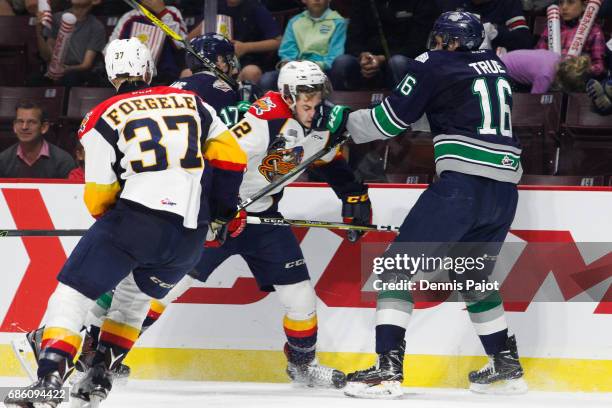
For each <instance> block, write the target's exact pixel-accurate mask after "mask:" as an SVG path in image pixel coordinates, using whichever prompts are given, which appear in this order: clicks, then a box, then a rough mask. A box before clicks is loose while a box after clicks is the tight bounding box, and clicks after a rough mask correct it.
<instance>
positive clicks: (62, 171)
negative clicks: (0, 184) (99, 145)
mask: <svg viewBox="0 0 612 408" xmlns="http://www.w3.org/2000/svg"><path fill="white" fill-rule="evenodd" d="M48 130H49V122H48V121H47V118H46V116H45V112H44V110H43V109H42V108H41V107H40V106H39V105H37V104H36V103H33V102H25V101H24V102H20V103H18V104H17V107H16V109H15V120H14V121H13V131H14V132H15V135H16V136H17V140H18V142H17V143H16V144H14V145H13V146H11V147H9V148H8V149H6V150H5V151H3V152H2V153H0V177H5V178H66V177H67V176H68V173H70V171H71V170H72V169H74V168H75V167H76V164H75V162H74V160H73V159H72V157H71V156H70V155H69V154H68V153H66V152H65V151H63V150H62V149H60V148H59V147H57V146H55V145H53V144H51V143H49V142H47V141H46V140H45V139H44V137H43V136H44V134H45V133H47V131H48Z"/></svg>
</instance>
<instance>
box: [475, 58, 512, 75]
mask: <svg viewBox="0 0 612 408" xmlns="http://www.w3.org/2000/svg"><path fill="white" fill-rule="evenodd" d="M468 65H469V66H470V67H472V68H474V70H475V71H476V72H477V73H478V75H482V74H505V73H506V70H505V69H504V67H503V66H501V64H500V63H499V62H498V61H495V60H485V61H478V62H473V63H471V64H468Z"/></svg>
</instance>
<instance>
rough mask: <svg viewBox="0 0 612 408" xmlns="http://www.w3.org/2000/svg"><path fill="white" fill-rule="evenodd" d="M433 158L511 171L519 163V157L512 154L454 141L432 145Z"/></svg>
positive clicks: (516, 167) (515, 168)
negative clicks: (455, 159) (459, 160)
mask: <svg viewBox="0 0 612 408" xmlns="http://www.w3.org/2000/svg"><path fill="white" fill-rule="evenodd" d="M434 157H435V160H436V161H438V160H440V159H444V158H457V159H464V160H467V161H469V162H473V163H477V164H478V163H480V164H486V165H488V166H495V167H499V168H507V169H512V170H517V169H518V167H519V164H520V162H521V157H520V155H517V154H514V153H512V152H497V151H494V150H490V149H487V148H486V147H480V146H476V145H468V144H464V143H462V142H455V141H442V142H438V143H436V144H435V145H434Z"/></svg>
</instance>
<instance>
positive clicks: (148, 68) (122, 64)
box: [104, 37, 155, 83]
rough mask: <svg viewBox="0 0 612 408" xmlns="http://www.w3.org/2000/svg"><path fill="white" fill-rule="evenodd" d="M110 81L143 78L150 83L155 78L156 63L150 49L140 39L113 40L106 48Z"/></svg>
mask: <svg viewBox="0 0 612 408" xmlns="http://www.w3.org/2000/svg"><path fill="white" fill-rule="evenodd" d="M104 62H105V64H106V75H108V80H109V81H111V82H112V81H113V80H114V79H116V78H128V77H141V78H142V79H143V80H144V81H145V82H147V83H150V82H151V79H153V77H154V76H155V63H154V62H153V58H152V57H151V51H149V48H148V47H147V46H146V45H145V44H144V43H143V42H142V41H140V40H139V39H138V38H136V37H132V38H130V39H127V40H119V39H117V40H113V41H111V42H110V43H109V44H108V46H107V47H106V54H105V56H104Z"/></svg>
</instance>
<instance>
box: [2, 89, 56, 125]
mask: <svg viewBox="0 0 612 408" xmlns="http://www.w3.org/2000/svg"><path fill="white" fill-rule="evenodd" d="M64 93H65V90H64V88H63V87H58V86H49V87H41V88H26V87H4V86H3V87H0V118H2V119H9V120H10V121H12V120H13V118H14V117H15V106H16V105H17V103H18V102H19V101H21V100H28V101H35V102H37V103H39V104H40V105H41V106H42V107H43V108H44V109H45V111H46V112H47V117H48V118H49V120H50V121H51V122H55V121H57V119H58V118H59V117H60V116H61V115H62V111H63V108H64Z"/></svg>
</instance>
